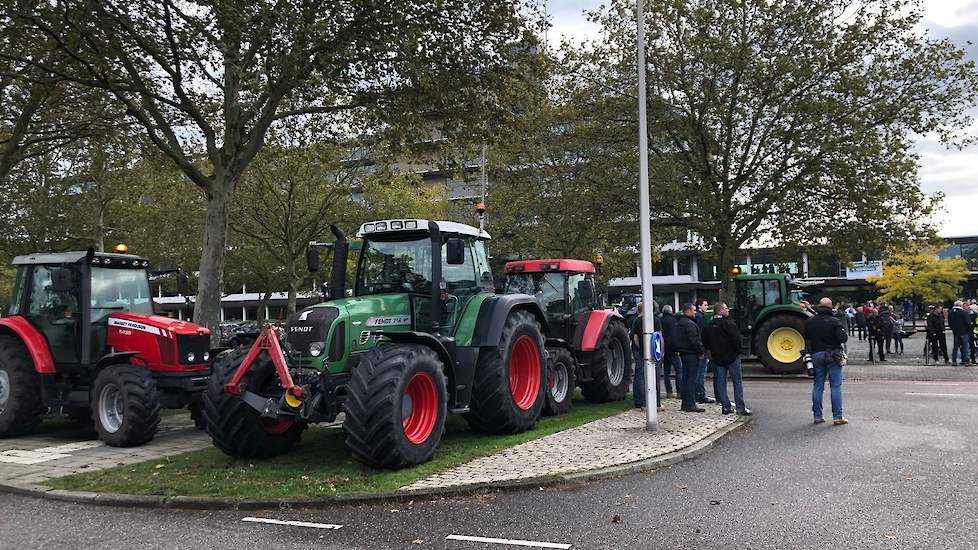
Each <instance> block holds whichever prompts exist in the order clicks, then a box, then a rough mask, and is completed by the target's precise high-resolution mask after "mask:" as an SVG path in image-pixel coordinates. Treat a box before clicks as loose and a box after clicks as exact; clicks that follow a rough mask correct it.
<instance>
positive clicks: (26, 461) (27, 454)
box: [0, 449, 69, 466]
mask: <svg viewBox="0 0 978 550" xmlns="http://www.w3.org/2000/svg"><path fill="white" fill-rule="evenodd" d="M68 456H69V455H66V454H58V453H42V452H38V451H28V450H26V449H10V450H9V451H3V452H0V462H7V463H9V464H21V465H25V466H27V465H30V464H40V463H41V462H47V461H49V460H57V459H59V458H67V457H68Z"/></svg>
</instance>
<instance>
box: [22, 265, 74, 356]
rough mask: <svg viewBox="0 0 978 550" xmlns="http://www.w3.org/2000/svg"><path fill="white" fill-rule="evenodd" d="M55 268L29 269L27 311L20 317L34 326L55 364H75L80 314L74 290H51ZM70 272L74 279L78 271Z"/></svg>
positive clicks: (36, 267) (42, 266)
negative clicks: (46, 344)
mask: <svg viewBox="0 0 978 550" xmlns="http://www.w3.org/2000/svg"><path fill="white" fill-rule="evenodd" d="M56 269H62V268H61V267H58V266H45V265H36V266H34V268H33V269H32V270H31V275H30V280H29V281H28V282H27V286H28V288H29V291H28V292H29V293H28V305H27V310H26V311H24V317H26V318H27V320H28V321H30V322H31V324H32V325H34V326H35V327H37V329H38V330H40V331H41V334H43V335H44V338H45V339H46V340H47V341H48V346H49V347H50V349H51V354H52V355H53V356H54V360H55V361H56V362H58V363H77V362H78V356H79V349H78V341H79V335H78V325H79V323H80V321H79V319H80V318H81V312H80V310H79V307H78V302H79V300H78V290H79V289H78V288H77V287H76V288H74V289H72V290H69V291H65V292H58V291H55V290H54V280H53V278H52V274H53V273H54V271H55V270H56ZM64 269H71V270H72V273H73V275H74V277H75V280H78V272H77V270H75V269H74V268H64Z"/></svg>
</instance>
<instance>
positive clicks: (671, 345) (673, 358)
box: [662, 304, 683, 399]
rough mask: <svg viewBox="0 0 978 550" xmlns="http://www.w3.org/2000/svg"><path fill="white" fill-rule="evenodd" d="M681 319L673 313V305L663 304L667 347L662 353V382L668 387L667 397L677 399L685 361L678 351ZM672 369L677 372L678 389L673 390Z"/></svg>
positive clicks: (663, 331)
mask: <svg viewBox="0 0 978 550" xmlns="http://www.w3.org/2000/svg"><path fill="white" fill-rule="evenodd" d="M678 324H679V320H678V319H676V316H675V315H674V314H673V313H672V306H670V305H668V304H667V305H664V306H662V340H663V344H664V347H665V349H664V350H663V354H662V383H663V385H664V386H665V387H666V397H669V398H672V399H675V398H677V397H678V396H679V395H680V394H681V393H682V390H681V388H682V387H683V362H682V359H680V358H679V353H677V352H676V330H677V328H678ZM670 371H673V372H675V373H676V391H672V379H671V378H670V375H671V374H670Z"/></svg>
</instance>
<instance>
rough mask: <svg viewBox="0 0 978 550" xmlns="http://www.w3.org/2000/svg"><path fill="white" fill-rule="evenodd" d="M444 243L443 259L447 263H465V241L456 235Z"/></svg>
mask: <svg viewBox="0 0 978 550" xmlns="http://www.w3.org/2000/svg"><path fill="white" fill-rule="evenodd" d="M445 244H446V248H447V250H446V252H445V261H446V262H447V263H448V265H462V264H464V263H465V242H464V241H463V240H462V239H459V238H458V237H452V238H450V239H448V241H447V242H446V243H445Z"/></svg>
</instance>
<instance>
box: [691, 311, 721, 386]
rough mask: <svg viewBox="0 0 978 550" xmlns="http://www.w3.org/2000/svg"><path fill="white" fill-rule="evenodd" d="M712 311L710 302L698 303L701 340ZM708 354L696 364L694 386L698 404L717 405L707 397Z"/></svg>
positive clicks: (697, 313)
mask: <svg viewBox="0 0 978 550" xmlns="http://www.w3.org/2000/svg"><path fill="white" fill-rule="evenodd" d="M709 309H710V302H707V301H706V300H700V301H698V302H697V303H696V317H695V319H696V327H697V328H699V329H700V339H702V338H703V334H704V333H705V331H706V312H707V311H708V310H709ZM707 363H708V361H707V359H706V354H705V353H704V354H703V355H701V356H700V358H699V361H698V362H697V363H696V384H695V386H694V389H695V393H696V402H697V403H716V401H717V400H716V399H714V398H712V397H708V396H707V395H706V366H707Z"/></svg>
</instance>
